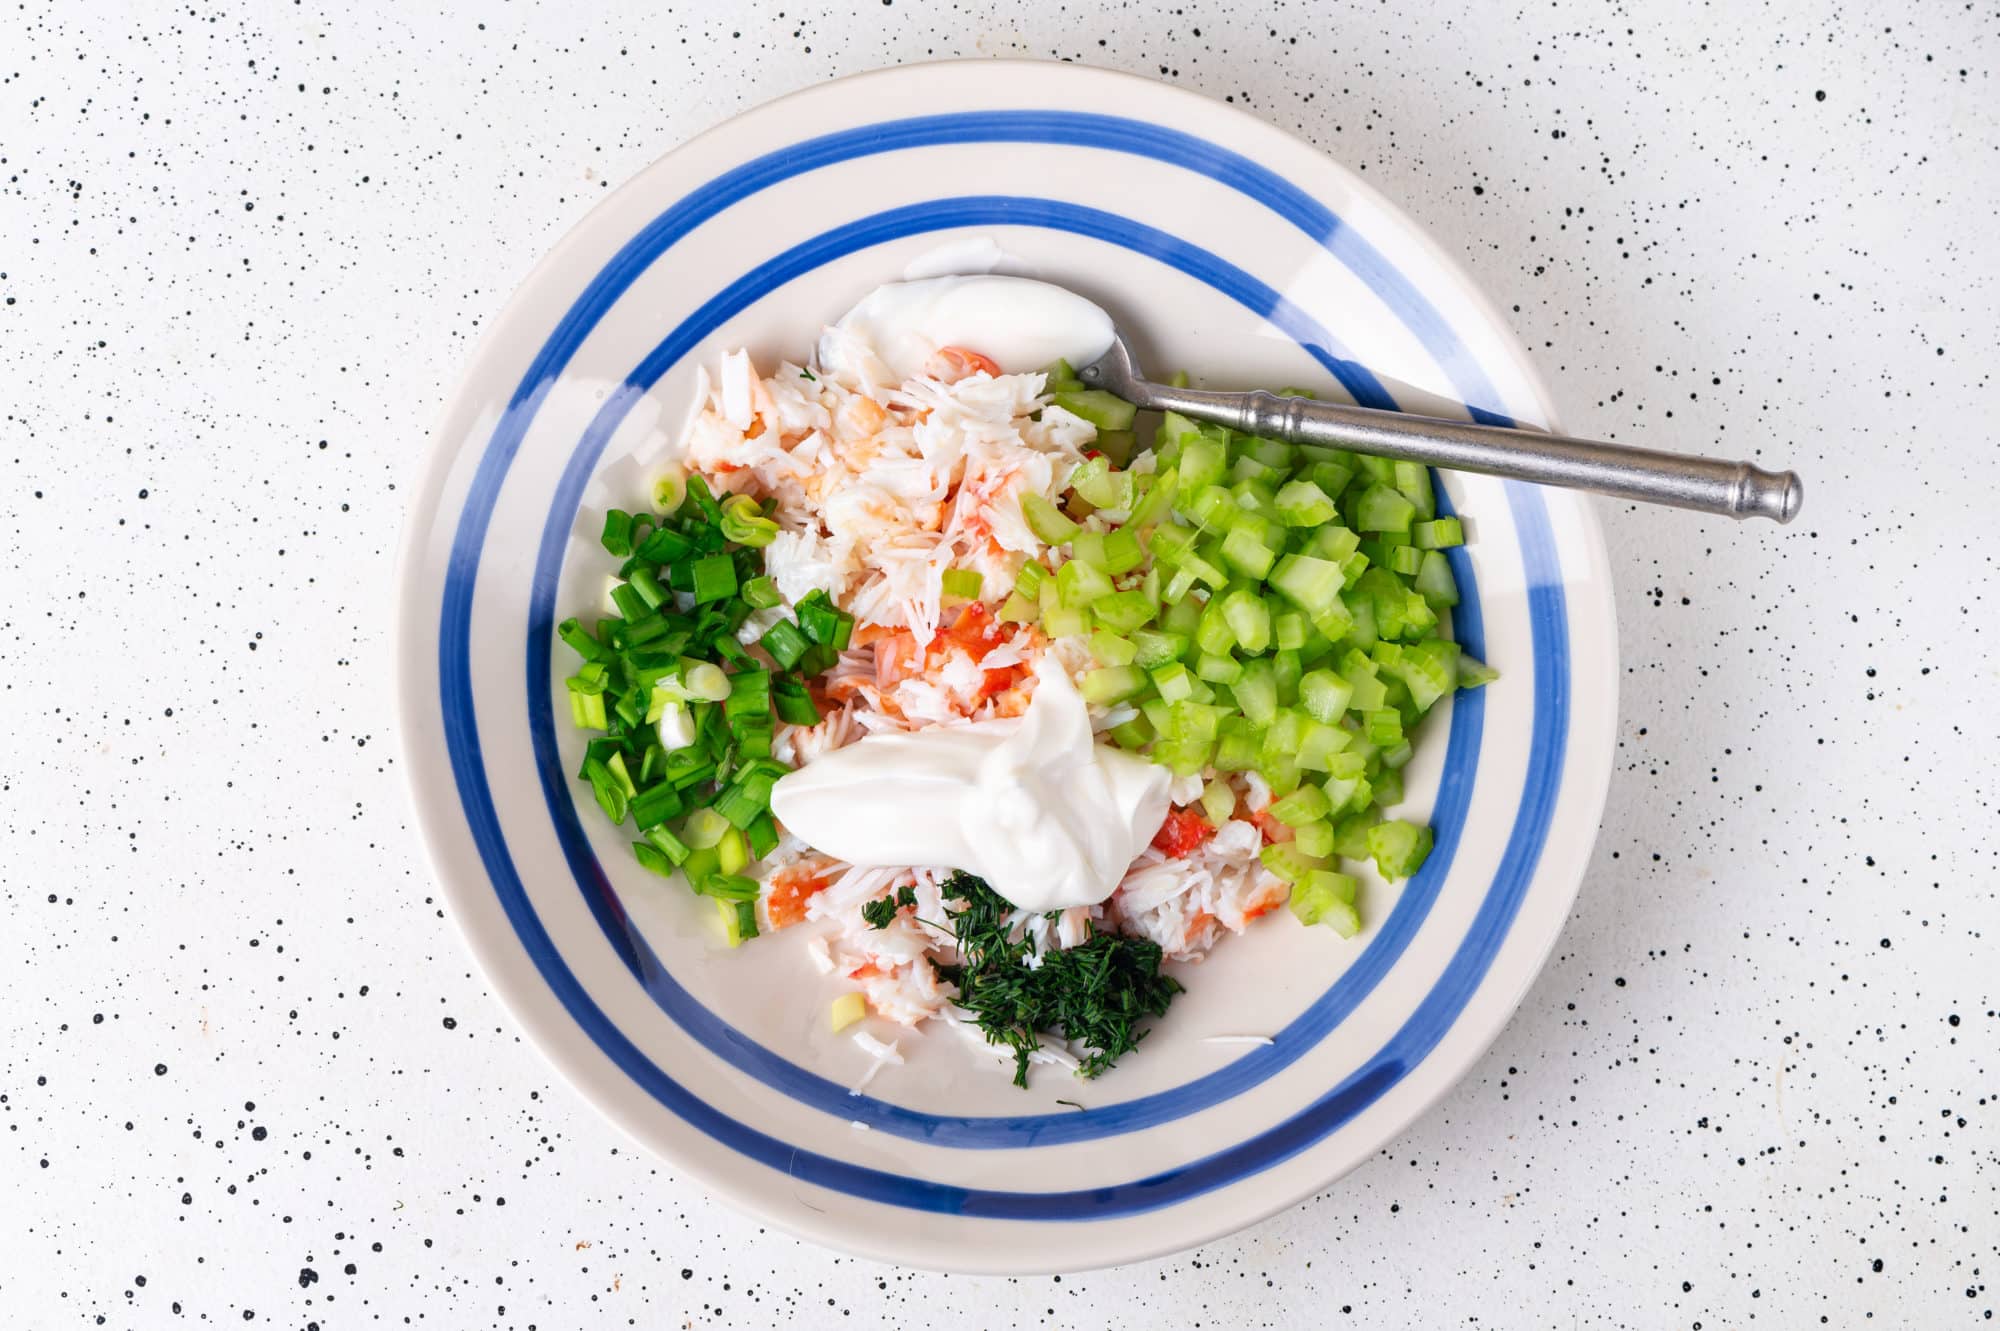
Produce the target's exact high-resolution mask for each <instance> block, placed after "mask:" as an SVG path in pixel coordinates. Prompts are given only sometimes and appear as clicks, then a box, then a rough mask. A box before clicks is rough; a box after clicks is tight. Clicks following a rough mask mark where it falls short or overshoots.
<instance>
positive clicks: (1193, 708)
mask: <svg viewBox="0 0 2000 1331" xmlns="http://www.w3.org/2000/svg"><path fill="white" fill-rule="evenodd" d="M1161 696H1162V697H1165V696H1166V695H1165V694H1162V695H1161ZM1224 714H1225V712H1224V709H1223V708H1220V707H1214V706H1211V705H1209V704H1208V703H1202V702H1195V701H1193V700H1191V699H1189V700H1177V701H1175V702H1172V703H1170V704H1169V705H1168V708H1167V738H1168V739H1198V740H1201V741H1203V742H1205V743H1206V742H1213V741H1214V740H1215V739H1216V737H1217V736H1218V735H1220V734H1221V733H1222V718H1223V716H1224Z"/></svg>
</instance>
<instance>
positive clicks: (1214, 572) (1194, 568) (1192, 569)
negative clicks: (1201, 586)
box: [1175, 541, 1229, 600]
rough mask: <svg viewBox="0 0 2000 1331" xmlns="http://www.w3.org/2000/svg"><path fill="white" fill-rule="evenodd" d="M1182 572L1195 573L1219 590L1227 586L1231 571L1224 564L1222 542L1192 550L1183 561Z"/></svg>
mask: <svg viewBox="0 0 2000 1331" xmlns="http://www.w3.org/2000/svg"><path fill="white" fill-rule="evenodd" d="M1181 572H1183V573H1192V574H1194V576H1195V577H1196V578H1198V579H1200V580H1201V581H1202V582H1205V583H1207V584H1208V585H1209V586H1210V587H1212V588H1214V589H1216V590H1217V591H1220V590H1221V589H1222V588H1224V587H1227V586H1228V585H1229V573H1228V571H1227V570H1226V569H1224V568H1223V566H1222V543H1221V542H1220V541H1213V542H1210V543H1209V544H1207V545H1202V546H1198V547H1196V548H1195V549H1194V550H1192V551H1190V552H1189V553H1188V554H1187V555H1186V556H1185V557H1184V558H1183V559H1182V561H1181ZM1175 599H1176V600H1178V599H1179V598H1178V597H1176V598H1175Z"/></svg>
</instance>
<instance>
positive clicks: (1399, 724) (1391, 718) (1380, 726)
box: [1361, 707, 1403, 749]
mask: <svg viewBox="0 0 2000 1331" xmlns="http://www.w3.org/2000/svg"><path fill="white" fill-rule="evenodd" d="M1361 733H1362V734H1363V735H1366V736H1367V737H1368V742H1369V743H1370V744H1373V745H1374V746H1375V747H1376V748H1378V749H1389V748H1394V747H1395V746H1396V745H1398V744H1401V743H1402V742H1403V716H1402V713H1400V712H1398V711H1396V710H1395V709H1394V708H1387V707H1380V708H1376V709H1375V710H1373V711H1369V712H1363V713H1362V714H1361Z"/></svg>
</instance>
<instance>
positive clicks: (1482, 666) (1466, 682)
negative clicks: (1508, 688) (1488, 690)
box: [1458, 655, 1500, 689]
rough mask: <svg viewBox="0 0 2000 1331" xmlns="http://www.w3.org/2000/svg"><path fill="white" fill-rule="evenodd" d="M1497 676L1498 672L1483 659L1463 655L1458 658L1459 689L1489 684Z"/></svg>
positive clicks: (1498, 676) (1498, 675)
mask: <svg viewBox="0 0 2000 1331" xmlns="http://www.w3.org/2000/svg"><path fill="white" fill-rule="evenodd" d="M1498 678H1500V672H1499V671H1498V670H1495V669H1494V668H1493V667H1492V666H1490V665H1487V664H1486V663H1485V662H1484V661H1478V660H1474V659H1473V658H1472V657H1470V656H1464V655H1461V656H1460V657H1459V658H1458V687H1460V688H1461V689H1476V688H1478V687H1479V686H1480V685H1482V684H1491V683H1492V682H1493V681H1494V680H1496V679H1498Z"/></svg>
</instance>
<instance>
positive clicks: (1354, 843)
mask: <svg viewBox="0 0 2000 1331" xmlns="http://www.w3.org/2000/svg"><path fill="white" fill-rule="evenodd" d="M1364 784H1365V783H1364ZM1381 821H1382V820H1381V819H1380V818H1379V817H1377V816H1376V815H1375V814H1373V813H1370V812H1367V811H1366V810H1362V811H1360V812H1356V813H1350V814H1349V815H1347V816H1346V817H1345V818H1342V819H1341V820H1340V821H1339V822H1337V823H1335V824H1334V825H1333V848H1334V849H1335V850H1337V851H1339V852H1340V854H1341V855H1342V856H1343V857H1344V858H1346V859H1350V860H1365V859H1367V858H1368V857H1369V855H1370V854H1371V852H1370V851H1369V849H1368V832H1369V829H1370V828H1372V827H1374V826H1375V825H1376V824H1378V823H1380V822H1381Z"/></svg>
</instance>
